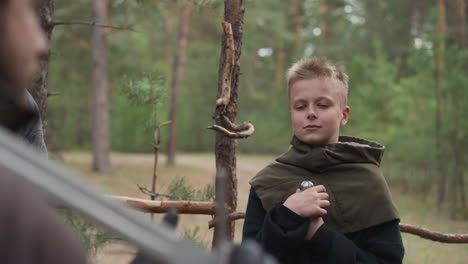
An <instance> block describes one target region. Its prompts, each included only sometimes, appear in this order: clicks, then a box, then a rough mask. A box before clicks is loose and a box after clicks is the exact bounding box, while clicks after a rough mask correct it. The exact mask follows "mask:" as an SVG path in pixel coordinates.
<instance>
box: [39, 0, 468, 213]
mask: <svg viewBox="0 0 468 264" xmlns="http://www.w3.org/2000/svg"><path fill="white" fill-rule="evenodd" d="M187 5H189V6H190V7H187ZM244 6H245V15H244V28H243V46H242V56H241V75H240V83H239V90H238V93H239V100H238V115H237V117H238V120H249V121H251V122H252V123H253V124H254V125H255V129H256V131H255V134H254V135H253V136H252V137H250V138H248V139H244V140H240V141H239V143H238V151H239V152H241V153H264V154H268V155H277V154H280V153H281V152H283V151H285V150H286V149H287V146H288V144H289V141H290V139H291V137H292V131H291V128H290V121H289V112H288V111H289V109H288V102H287V93H286V83H285V71H286V70H287V68H288V67H289V66H290V65H291V64H292V63H293V62H294V61H296V60H298V59H300V58H302V57H308V56H326V57H328V58H330V59H332V60H334V61H339V62H342V63H343V65H344V66H345V68H346V71H347V72H348V74H349V77H350V97H349V105H350V106H351V109H352V114H351V119H350V122H349V123H348V125H347V126H346V127H345V128H344V129H343V131H342V134H344V135H353V136H358V137H363V138H366V139H370V140H373V141H377V142H380V143H383V144H384V145H385V146H386V154H385V157H384V162H383V164H384V165H383V166H384V170H385V173H386V177H387V179H388V181H389V182H390V184H391V185H392V186H396V187H399V188H401V189H402V190H403V191H411V192H414V193H417V194H420V195H421V197H425V198H426V199H432V200H433V202H434V204H437V205H439V206H440V207H446V208H448V209H449V210H448V212H449V213H450V215H451V216H452V217H453V218H466V217H467V215H468V213H467V211H466V205H465V204H466V195H465V192H466V187H465V182H464V181H465V179H464V178H465V174H466V171H467V168H466V166H464V165H465V164H467V161H468V152H467V151H465V150H466V149H467V147H468V135H467V133H466V131H467V129H468V120H467V119H466V118H465V115H464V113H466V112H467V111H468V104H465V102H467V99H468V89H467V88H466V86H467V85H468V75H467V71H468V50H467V49H466V33H465V28H466V26H465V25H466V20H465V17H466V14H467V10H468V9H467V8H466V5H465V4H464V1H463V0H445V1H443V0H437V1H435V0H434V1H427V0H409V1H408V0H395V1H386V0H328V1H322V0H292V1H277V0H261V1H259V0H246V1H245V2H244ZM107 8H108V14H109V20H108V22H107V23H108V24H109V25H113V26H117V28H110V27H107V28H106V41H107V58H108V80H109V82H110V91H109V94H108V95H109V99H110V100H109V102H110V132H109V140H110V142H111V144H110V145H111V150H112V151H113V152H139V153H150V152H152V151H153V147H152V146H151V141H152V137H153V129H154V120H155V116H157V119H158V120H160V121H161V122H164V121H166V120H169V119H170V117H169V112H170V97H171V96H170V94H171V92H170V89H171V87H173V83H174V78H175V76H176V75H177V74H178V73H176V70H177V69H176V68H177V67H174V65H175V64H174V62H175V61H179V63H180V61H181V60H180V57H178V56H180V54H181V49H183V52H182V53H185V60H182V65H180V64H178V66H179V67H180V66H181V67H182V68H183V71H182V73H180V74H181V79H180V86H179V89H178V90H179V91H178V96H179V99H178V104H177V105H176V108H177V113H178V117H177V130H175V138H177V151H178V152H212V151H213V149H214V134H213V132H210V131H208V130H206V127H208V126H210V125H212V124H213V119H212V116H213V113H214V108H215V100H216V94H217V81H218V67H219V54H220V40H221V37H222V28H221V26H220V22H221V21H223V15H222V14H223V11H222V10H223V1H220V0H211V1H210V0H193V1H177V0H161V1H150V0H134V1H124V0H112V1H109V2H108V7H107ZM54 21H55V22H56V24H57V26H56V27H55V28H54V31H53V34H52V43H51V46H52V54H51V57H50V62H49V78H48V90H49V93H50V94H52V95H55V96H51V97H49V98H48V100H47V120H48V125H47V133H46V137H47V138H46V141H47V145H48V148H49V149H50V150H51V151H52V152H62V151H76V150H84V151H90V150H91V149H92V140H91V134H92V113H93V111H92V107H93V91H92V85H91V84H92V67H91V65H92V58H91V54H92V51H91V49H92V45H91V44H92V43H91V34H92V28H93V27H92V26H89V25H84V24H86V23H84V22H86V21H87V22H90V23H91V22H92V21H94V17H93V10H92V5H90V3H89V1H84V0H75V1H55V11H54ZM83 21H84V22H83ZM60 22H66V23H62V24H61V25H60ZM68 22H72V23H70V24H68ZM73 22H75V23H73ZM58 25H60V26H58ZM184 27H185V29H186V30H185V31H186V32H187V34H186V35H185V37H186V45H180V38H181V32H183V31H184V30H183V29H184ZM129 29H132V30H129ZM179 70H180V68H179ZM179 72H180V71H179ZM132 87H138V89H140V90H142V91H145V90H146V91H153V90H154V91H156V92H157V93H158V96H160V97H158V98H160V99H159V101H158V104H157V108H156V111H154V110H155V106H154V105H151V104H141V103H138V102H135V100H134V99H135V98H134V97H132V94H131V93H129V90H131V89H132ZM169 134H170V133H169V132H168V130H166V128H163V129H162V135H163V138H162V142H163V144H162V150H161V151H162V152H165V151H166V150H167V147H166V144H165V143H166V142H168V141H169V138H168V137H169ZM448 190H450V191H448ZM429 194H433V195H429Z"/></svg>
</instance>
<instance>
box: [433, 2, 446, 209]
mask: <svg viewBox="0 0 468 264" xmlns="http://www.w3.org/2000/svg"><path fill="white" fill-rule="evenodd" d="M437 7H438V10H439V21H438V23H437V37H438V40H439V43H438V53H437V58H436V71H435V81H436V82H435V99H436V100H435V101H436V105H435V113H434V114H435V129H434V131H435V148H436V149H435V151H436V166H437V174H438V175H439V183H438V187H437V189H438V192H437V205H438V207H439V208H441V207H442V203H443V202H444V200H445V190H446V185H447V179H446V173H445V170H444V169H443V164H444V163H445V162H444V161H443V159H444V155H443V153H442V149H441V147H442V144H441V140H442V134H441V129H440V127H441V106H442V92H441V89H440V83H441V81H442V71H443V68H444V63H443V55H444V52H445V41H444V36H445V27H446V7H445V0H437Z"/></svg>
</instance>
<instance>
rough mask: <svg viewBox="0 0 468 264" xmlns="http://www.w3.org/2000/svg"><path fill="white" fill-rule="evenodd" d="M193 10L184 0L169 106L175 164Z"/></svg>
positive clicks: (170, 145)
mask: <svg viewBox="0 0 468 264" xmlns="http://www.w3.org/2000/svg"><path fill="white" fill-rule="evenodd" d="M191 12H192V4H191V2H190V1H189V0H185V1H184V7H183V9H182V17H181V22H180V24H179V34H178V41H177V42H178V44H177V50H176V51H175V55H174V61H173V67H172V81H171V102H170V107H169V120H171V121H172V122H171V124H170V126H169V140H168V144H167V163H168V164H170V165H173V164H174V163H175V156H176V150H177V102H178V97H179V88H180V84H181V82H182V78H183V75H184V69H185V50H186V47H187V38H188V27H189V23H190V13H191Z"/></svg>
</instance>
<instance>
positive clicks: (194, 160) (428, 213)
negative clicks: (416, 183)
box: [61, 153, 468, 264]
mask: <svg viewBox="0 0 468 264" xmlns="http://www.w3.org/2000/svg"><path fill="white" fill-rule="evenodd" d="M61 156H62V158H63V161H64V162H65V163H67V164H68V165H69V166H71V167H72V168H75V169H76V170H78V171H81V172H82V175H83V177H85V178H86V179H87V180H88V181H91V182H93V183H95V184H97V185H99V186H101V187H102V188H103V189H104V192H107V193H109V194H114V195H126V196H133V197H140V198H146V196H145V195H144V194H142V193H141V192H140V191H139V190H138V188H137V186H136V184H140V185H143V186H147V187H150V184H151V177H152V176H151V175H152V170H153V157H152V155H150V154H123V153H117V154H113V155H112V165H113V172H112V173H111V174H97V173H94V172H92V171H91V169H90V167H91V166H90V163H91V157H90V155H89V153H62V155H61ZM272 160H273V156H266V155H265V156H263V155H243V154H241V155H239V157H238V173H237V174H238V211H245V208H246V202H247V196H248V191H249V184H248V181H249V180H250V179H251V178H252V177H253V176H254V175H255V173H256V172H257V171H258V170H260V169H261V168H262V167H264V166H265V165H267V164H268V163H269V162H270V161H272ZM178 161H179V162H178V164H177V165H176V166H167V165H166V164H165V158H160V165H159V171H158V174H159V176H158V181H157V188H156V189H157V191H158V192H165V191H166V190H167V188H168V186H169V184H170V182H171V181H172V180H173V179H175V178H176V177H185V179H186V182H187V183H188V184H190V186H191V187H193V188H195V189H203V188H204V187H205V186H206V184H213V180H214V174H215V169H214V158H213V155H209V154H207V153H203V154H201V155H198V154H181V155H179V156H178ZM392 192H393V197H394V202H395V204H396V205H397V207H398V209H399V211H400V215H401V219H402V222H403V223H408V224H413V225H417V226H422V227H425V228H428V229H431V230H434V231H440V232H446V233H468V221H462V220H457V221H455V220H451V219H449V217H447V216H446V215H447V214H446V213H441V212H439V211H438V210H437V209H436V208H435V207H434V203H433V200H434V199H432V198H431V199H425V200H424V199H422V198H421V197H420V196H417V195H415V194H413V195H411V194H408V193H403V192H401V191H399V190H397V189H393V190H392ZM158 219H159V218H158ZM210 219H211V217H210V216H197V215H184V216H182V217H181V219H180V223H179V225H178V228H177V229H178V232H179V233H181V234H184V233H185V234H191V236H192V237H196V239H197V240H198V242H199V243H200V244H201V245H203V246H204V247H210V245H211V239H212V236H213V232H212V230H209V229H208V224H207V223H208V221H209V220H210ZM242 224H243V221H242V220H239V221H236V234H235V241H240V239H241V231H242ZM193 234H195V236H194V235H193ZM403 240H404V244H405V248H406V255H405V260H404V263H410V264H411V263H467V262H468V244H465V245H457V244H442V243H437V242H433V241H429V240H424V239H421V238H419V237H416V236H414V235H410V234H403ZM109 254H110V253H109ZM105 259H106V257H102V256H101V258H100V261H99V263H125V262H115V260H113V262H106V261H105ZM127 263H128V262H127Z"/></svg>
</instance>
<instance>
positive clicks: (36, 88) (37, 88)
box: [31, 0, 54, 135]
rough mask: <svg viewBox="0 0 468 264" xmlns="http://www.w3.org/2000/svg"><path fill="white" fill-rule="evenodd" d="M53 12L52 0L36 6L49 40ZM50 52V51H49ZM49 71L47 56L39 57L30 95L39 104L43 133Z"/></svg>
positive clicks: (45, 125) (44, 130)
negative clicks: (37, 71) (38, 65)
mask: <svg viewBox="0 0 468 264" xmlns="http://www.w3.org/2000/svg"><path fill="white" fill-rule="evenodd" d="M53 12H54V2H53V1H52V0H45V1H42V2H41V5H40V6H39V7H38V14H39V20H40V23H41V26H42V30H44V32H45V34H46V36H47V39H48V40H49V43H50V39H51V36H52V30H53V28H54V27H53V23H52V16H53ZM49 54H50V52H49ZM48 73H49V56H47V57H46V58H41V61H40V72H39V73H38V75H37V76H36V78H35V79H34V82H33V87H32V89H31V95H32V96H33V98H34V100H35V101H36V103H37V105H38V106H39V113H40V115H41V119H42V130H43V132H44V135H45V133H46V127H47V105H46V102H47V93H48V91H47V76H48Z"/></svg>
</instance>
